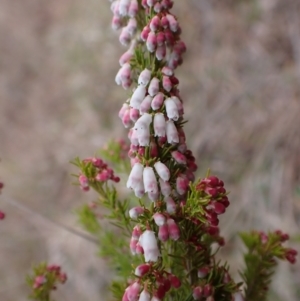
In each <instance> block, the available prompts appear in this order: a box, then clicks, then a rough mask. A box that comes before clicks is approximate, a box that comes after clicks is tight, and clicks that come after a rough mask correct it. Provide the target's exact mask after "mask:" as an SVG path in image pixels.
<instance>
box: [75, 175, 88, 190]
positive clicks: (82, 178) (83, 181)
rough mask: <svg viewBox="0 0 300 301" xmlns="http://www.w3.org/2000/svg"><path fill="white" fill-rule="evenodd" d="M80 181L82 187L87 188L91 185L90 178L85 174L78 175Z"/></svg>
mask: <svg viewBox="0 0 300 301" xmlns="http://www.w3.org/2000/svg"><path fill="white" fill-rule="evenodd" d="M78 181H79V184H80V186H81V187H82V188H87V187H89V180H88V178H87V177H86V176H85V175H80V176H79V177H78Z"/></svg>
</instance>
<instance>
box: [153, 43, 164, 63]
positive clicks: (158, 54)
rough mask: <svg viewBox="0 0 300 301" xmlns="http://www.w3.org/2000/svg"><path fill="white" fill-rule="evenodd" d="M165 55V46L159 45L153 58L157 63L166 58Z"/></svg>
mask: <svg viewBox="0 0 300 301" xmlns="http://www.w3.org/2000/svg"><path fill="white" fill-rule="evenodd" d="M166 54H167V47H166V45H160V46H158V47H157V49H156V52H155V56H156V58H157V59H158V60H159V61H161V60H163V59H164V58H165V57H166Z"/></svg>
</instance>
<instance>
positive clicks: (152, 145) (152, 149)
mask: <svg viewBox="0 0 300 301" xmlns="http://www.w3.org/2000/svg"><path fill="white" fill-rule="evenodd" d="M150 157H151V158H156V157H158V147H157V144H156V143H155V141H153V140H152V141H151V142H150Z"/></svg>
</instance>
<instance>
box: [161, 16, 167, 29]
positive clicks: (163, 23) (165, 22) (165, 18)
mask: <svg viewBox="0 0 300 301" xmlns="http://www.w3.org/2000/svg"><path fill="white" fill-rule="evenodd" d="M160 22H161V26H162V27H163V28H164V29H167V28H168V27H169V20H168V18H167V17H166V16H163V17H162V18H161V21H160Z"/></svg>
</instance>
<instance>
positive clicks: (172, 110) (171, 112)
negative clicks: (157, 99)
mask: <svg viewBox="0 0 300 301" xmlns="http://www.w3.org/2000/svg"><path fill="white" fill-rule="evenodd" d="M167 78H168V77H167ZM165 107H166V111H167V116H168V118H169V119H173V120H174V121H177V120H178V118H179V113H178V108H177V106H176V104H175V102H174V100H173V99H172V98H167V99H166V100H165Z"/></svg>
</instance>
